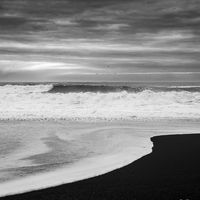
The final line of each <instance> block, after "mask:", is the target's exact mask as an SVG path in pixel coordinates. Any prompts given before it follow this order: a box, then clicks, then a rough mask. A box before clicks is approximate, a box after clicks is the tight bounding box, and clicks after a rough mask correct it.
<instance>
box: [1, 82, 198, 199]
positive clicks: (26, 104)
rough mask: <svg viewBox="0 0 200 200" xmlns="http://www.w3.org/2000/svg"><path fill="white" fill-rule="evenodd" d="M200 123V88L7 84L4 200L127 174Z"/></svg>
mask: <svg viewBox="0 0 200 200" xmlns="http://www.w3.org/2000/svg"><path fill="white" fill-rule="evenodd" d="M199 121H200V82H197V83H188V82H187V83H186V82H185V83H180V82H175V83H171V82H170V83H169V82H168V83H161V82H151V83H148V82H146V83H139V82H137V83H135V82H128V83H125V82H123V83H122V82H115V83H114V82H112V83H103V82H98V83H95V82H93V83H89V82H87V83H1V84H0V163H1V164H0V196H4V195H8V194H14V193H21V192H25V191H30V190H35V189H41V188H45V187H51V186H55V185H59V184H62V183H68V182H73V181H76V180H81V179H85V178H88V177H93V176H97V175H99V174H103V173H105V172H108V171H111V170H113V169H116V168H119V167H122V166H124V165H127V164H129V163H131V162H132V161H134V160H137V159H138V158H140V157H142V156H144V155H146V154H148V153H151V151H152V143H151V141H150V137H151V136H154V135H163V134H173V133H176V134H183V133H191V132H193V133H195V132H199V130H200V126H199ZM33 183H37V184H33ZM11 188H12V189H11ZM13 188H15V189H13Z"/></svg>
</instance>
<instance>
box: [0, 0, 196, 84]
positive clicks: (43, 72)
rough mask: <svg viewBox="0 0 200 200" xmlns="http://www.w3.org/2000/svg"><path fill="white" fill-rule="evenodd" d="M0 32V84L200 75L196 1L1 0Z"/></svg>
mask: <svg viewBox="0 0 200 200" xmlns="http://www.w3.org/2000/svg"><path fill="white" fill-rule="evenodd" d="M0 33H1V34H0V79H1V81H7V80H9V81H10V80H25V78H24V77H25V76H26V81H27V79H28V80H30V81H34V80H36V81H37V80H40V81H41V80H59V77H62V79H64V78H63V77H64V76H65V75H69V74H74V75H73V76H75V75H78V74H88V73H89V74H90V73H91V74H97V73H98V74H115V73H116V74H120V73H130V74H132V73H152V74H154V73H162V74H163V73H174V72H175V73H178V72H180V74H181V73H186V72H191V73H194V75H195V74H198V73H199V72H200V66H199V63H200V56H199V53H200V48H199V47H200V1H199V0H190V1H188V0H149V1H148V0H130V1H129V0H101V1H97V0H84V1H83V0H9V1H8V0H1V1H0ZM16 77H18V78H16ZM77 77H79V76H77ZM195 77H196V75H195Z"/></svg>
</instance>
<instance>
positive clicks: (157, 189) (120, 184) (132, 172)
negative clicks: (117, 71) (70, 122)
mask: <svg viewBox="0 0 200 200" xmlns="http://www.w3.org/2000/svg"><path fill="white" fill-rule="evenodd" d="M91 124H92V125H94V124H93V123H91ZM97 124H98V123H96V126H97ZM130 124H132V131H133V130H134V131H135V134H136V133H139V132H140V133H141V132H143V137H147V138H148V137H149V141H150V140H151V143H143V146H141V147H142V148H141V149H140V151H138V152H137V153H135V152H130V151H135V149H134V148H133V149H131V148H128V149H127V150H128V151H124V153H125V154H123V153H122V154H121V155H123V156H125V155H127V157H123V156H121V157H119V156H118V157H117V156H116V155H117V154H115V153H114V151H113V152H112V153H113V154H112V156H114V155H115V156H116V157H115V160H109V159H107V160H106V156H107V154H106V153H105V154H104V156H103V157H102V160H101V161H102V162H99V163H98V159H99V158H98V157H96V158H94V159H89V161H90V162H91V163H90V165H88V166H87V165H85V167H86V168H88V170H89V171H87V170H86V171H85V177H84V176H83V177H82V179H85V180H81V176H79V175H80V174H81V173H83V171H79V173H77V174H76V175H75V176H74V177H73V176H72V179H71V181H69V182H71V183H68V184H64V182H63V184H62V182H57V185H60V186H55V185H56V181H57V180H59V178H60V177H62V178H63V177H64V176H67V174H66V173H67V172H66V171H67V168H66V169H65V171H64V170H62V171H60V172H59V173H57V175H59V176H58V177H57V178H56V171H55V172H53V173H51V174H50V176H48V173H47V176H46V177H45V176H40V179H38V180H37V176H36V179H35V180H34V181H35V182H33V183H35V184H36V185H32V186H33V188H32V189H31V188H29V190H34V187H35V189H37V191H32V192H25V190H26V189H27V190H28V188H26V187H25V185H27V186H28V185H29V186H30V185H31V181H33V179H32V180H31V178H30V177H29V178H28V179H25V182H24V183H23V180H21V181H19V182H18V181H17V182H16V183H15V181H13V182H11V183H9V184H8V185H6V184H5V185H6V186H5V187H4V185H1V193H2V191H5V189H6V188H7V189H8V193H10V194H12V191H13V192H14V191H15V189H17V190H18V191H19V192H18V193H22V194H15V195H12V196H7V197H2V199H134V198H135V199H173V198H176V197H177V198H178V199H181V198H183V199H184V198H185V199H187V198H188V199H194V198H196V197H198V196H199V195H200V193H199V191H200V190H199V189H200V178H199V174H200V173H199V172H200V170H199V164H200V159H199V152H200V151H199V150H200V145H199V144H200V135H199V134H197V133H199V132H200V131H199V132H198V130H199V126H198V122H196V123H195V122H193V123H192V122H188V123H186V122H185V123H178V122H176V123H175V122H171V123H170V122H168V123H165V122H160V123H158V122H151V123H150V122H149V123H147V122H146V123H142V122H140V123H139V122H138V123H129V124H127V123H126V126H125V127H127V126H128V125H129V128H130ZM100 125H101V126H102V123H100ZM100 125H99V126H100ZM104 125H105V124H104ZM115 125H116V123H115ZM81 126H82V127H83V126H84V123H83V124H82V125H81V123H80V124H79V127H81ZM107 126H108V124H107ZM109 126H112V127H113V124H112V123H109ZM121 130H122V129H121ZM189 131H190V132H189ZM194 133H195V134H194ZM136 135H137V134H136ZM145 135H146V136H145ZM156 135H160V136H156ZM151 144H152V145H151ZM145 145H147V146H146V149H145ZM135 146H137V145H135ZM121 149H126V148H124V147H123V148H121ZM149 149H150V150H149ZM151 151H152V152H151ZM131 153H132V154H131ZM145 154H146V155H145ZM118 155H119V152H118ZM113 158H114V157H113ZM103 159H104V160H103ZM127 159H128V161H127ZM131 159H132V161H134V160H135V162H131ZM83 161H84V159H83ZM103 161H105V162H103ZM125 161H126V162H125ZM128 162H129V163H130V164H129V163H128ZM86 163H88V161H87V162H86ZM109 163H110V165H109ZM91 164H93V168H92V167H91V166H92V165H91ZM117 165H118V166H117ZM125 165H126V166H125ZM81 167H84V162H83V163H81V165H79V167H78V168H77V169H79V170H80V169H81ZM117 168H118V169H117ZM95 169H96V171H95ZM73 170H74V168H73ZM58 171H59V170H58ZM106 171H110V172H108V173H106ZM77 172H78V171H77ZM80 172H81V173H80ZM60 173H61V174H60ZM98 173H99V175H98ZM104 173H105V174H104ZM100 174H103V175H100ZM52 175H53V176H52ZM68 175H69V174H68ZM87 177H88V179H87ZM66 178H67V177H66ZM75 178H76V179H77V180H75ZM73 179H74V180H73ZM27 180H29V181H30V182H27ZM41 180H42V181H41ZM72 180H73V181H72ZM79 180H81V181H79ZM48 181H49V183H50V182H51V181H53V182H54V184H55V185H54V186H51V187H50V186H48ZM60 181H61V180H60ZM65 181H66V180H65ZM41 182H43V184H46V187H50V188H47V189H42V190H40V189H38V188H37V184H38V186H39V188H42V185H40V183H41ZM16 184H17V185H16ZM20 184H21V187H20ZM16 186H19V187H18V188H17V187H16ZM43 187H44V185H43ZM20 188H21V189H22V191H23V190H24V192H20Z"/></svg>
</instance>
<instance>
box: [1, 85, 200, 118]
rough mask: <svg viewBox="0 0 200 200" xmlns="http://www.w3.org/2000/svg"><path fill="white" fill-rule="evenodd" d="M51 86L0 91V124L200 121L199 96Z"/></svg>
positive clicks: (186, 93)
mask: <svg viewBox="0 0 200 200" xmlns="http://www.w3.org/2000/svg"><path fill="white" fill-rule="evenodd" d="M52 87H53V86H52V85H36V86H12V85H7V86H2V87H0V113H1V115H0V120H44V119H45V120H48V119H65V120H77V119H78V120H119V119H123V120H137V119H138V120H142V119H148V120H150V119H166V118H167V119H179V118H180V119H186V118H189V119H199V117H200V93H199V92H188V91H181V92H180V91H179V92H177V91H170V92H169V91H168V92H164V91H161V92H154V91H152V90H144V91H141V92H137V93H128V92H126V91H121V92H112V93H92V92H84V93H81V92H78V93H48V92H47V91H49V90H50V89H51V88H52Z"/></svg>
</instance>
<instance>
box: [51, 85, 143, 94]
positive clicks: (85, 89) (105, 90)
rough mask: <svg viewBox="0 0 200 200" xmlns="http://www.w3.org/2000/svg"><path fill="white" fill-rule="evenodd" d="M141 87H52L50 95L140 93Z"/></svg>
mask: <svg viewBox="0 0 200 200" xmlns="http://www.w3.org/2000/svg"><path fill="white" fill-rule="evenodd" d="M144 89H145V88H143V87H129V86H109V85H54V86H53V88H52V89H51V90H49V92H50V93H70V92H73V93H78V92H94V93H97V92H99V93H109V92H122V91H126V92H141V91H142V90H144Z"/></svg>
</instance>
